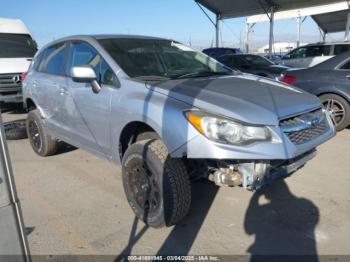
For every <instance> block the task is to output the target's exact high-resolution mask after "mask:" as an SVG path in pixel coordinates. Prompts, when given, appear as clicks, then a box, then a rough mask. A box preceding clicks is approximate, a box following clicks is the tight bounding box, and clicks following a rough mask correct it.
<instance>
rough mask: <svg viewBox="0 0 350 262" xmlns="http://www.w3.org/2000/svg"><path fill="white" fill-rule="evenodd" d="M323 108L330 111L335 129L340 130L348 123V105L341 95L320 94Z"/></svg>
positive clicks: (349, 111) (349, 122) (349, 121)
mask: <svg viewBox="0 0 350 262" xmlns="http://www.w3.org/2000/svg"><path fill="white" fill-rule="evenodd" d="M320 99H321V101H322V104H323V106H324V107H325V109H326V110H327V111H328V112H329V113H330V115H331V117H332V119H333V122H334V124H335V125H336V129H337V131H341V130H343V129H344V128H346V127H347V126H348V125H349V124H350V105H349V103H348V102H347V101H346V100H345V99H344V98H342V97H341V96H338V95H335V94H325V95H321V96H320Z"/></svg>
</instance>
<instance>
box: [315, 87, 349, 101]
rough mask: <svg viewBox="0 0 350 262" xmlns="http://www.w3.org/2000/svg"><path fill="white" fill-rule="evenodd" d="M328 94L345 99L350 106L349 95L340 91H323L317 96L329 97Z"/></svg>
mask: <svg viewBox="0 0 350 262" xmlns="http://www.w3.org/2000/svg"><path fill="white" fill-rule="evenodd" d="M328 94H330V95H337V96H340V97H342V98H344V99H345V100H346V101H347V102H348V103H349V104H350V96H349V95H346V94H344V93H343V92H339V91H335V90H328V91H326V90H323V91H322V92H320V93H317V96H318V97H320V96H322V95H328Z"/></svg>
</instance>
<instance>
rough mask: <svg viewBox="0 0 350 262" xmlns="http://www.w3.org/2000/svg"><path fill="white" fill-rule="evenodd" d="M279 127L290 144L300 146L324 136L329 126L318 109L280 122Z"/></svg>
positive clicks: (323, 114)
mask: <svg viewBox="0 0 350 262" xmlns="http://www.w3.org/2000/svg"><path fill="white" fill-rule="evenodd" d="M280 127H281V129H282V131H283V132H284V133H285V134H286V135H287V137H288V138H289V140H290V141H291V142H292V143H294V144H295V145H301V144H304V143H307V142H309V141H311V140H313V139H315V138H316V137H318V136H320V135H322V134H324V133H325V132H326V131H327V130H328V128H329V125H328V121H327V118H326V116H325V113H323V112H322V110H321V109H320V110H316V111H313V112H310V113H306V114H303V115H299V116H296V117H293V118H289V119H286V120H282V121H281V122H280Z"/></svg>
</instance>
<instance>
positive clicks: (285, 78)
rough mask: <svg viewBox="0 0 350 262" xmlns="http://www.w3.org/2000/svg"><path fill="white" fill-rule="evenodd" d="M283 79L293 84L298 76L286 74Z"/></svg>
mask: <svg viewBox="0 0 350 262" xmlns="http://www.w3.org/2000/svg"><path fill="white" fill-rule="evenodd" d="M281 81H282V82H284V83H286V84H289V85H292V84H293V83H295V81H297V77H296V76H293V75H284V76H283V77H282V78H281Z"/></svg>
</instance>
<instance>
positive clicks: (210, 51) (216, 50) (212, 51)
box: [202, 47, 243, 59]
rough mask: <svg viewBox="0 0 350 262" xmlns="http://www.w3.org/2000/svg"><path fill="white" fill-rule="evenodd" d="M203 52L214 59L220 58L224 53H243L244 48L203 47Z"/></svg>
mask: <svg viewBox="0 0 350 262" xmlns="http://www.w3.org/2000/svg"><path fill="white" fill-rule="evenodd" d="M202 52H203V53H204V54H206V55H208V56H210V57H212V58H214V59H218V58H219V57H221V56H223V55H232V54H243V52H242V50H241V49H239V48H228V47H211V48H207V49H203V51H202Z"/></svg>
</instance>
